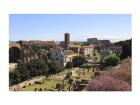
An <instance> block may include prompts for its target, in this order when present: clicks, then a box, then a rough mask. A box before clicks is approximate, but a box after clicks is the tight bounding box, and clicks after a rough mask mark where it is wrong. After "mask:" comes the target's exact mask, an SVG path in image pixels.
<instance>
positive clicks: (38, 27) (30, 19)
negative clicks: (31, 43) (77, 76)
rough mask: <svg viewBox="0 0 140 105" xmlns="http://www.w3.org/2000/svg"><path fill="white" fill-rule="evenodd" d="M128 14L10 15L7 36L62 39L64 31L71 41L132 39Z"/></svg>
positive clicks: (10, 37)
mask: <svg viewBox="0 0 140 105" xmlns="http://www.w3.org/2000/svg"><path fill="white" fill-rule="evenodd" d="M131 18H132V17H131V15H130V14H10V15H9V35H10V36H9V39H10V40H11V41H15V40H56V41H59V40H64V33H65V32H69V33H70V34H71V40H72V41H85V40H87V38H89V37H97V38H99V39H110V40H111V41H118V40H125V39H128V38H131V35H132V33H131V25H132V24H131Z"/></svg>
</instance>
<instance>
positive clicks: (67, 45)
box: [65, 33, 70, 50]
mask: <svg viewBox="0 0 140 105" xmlns="http://www.w3.org/2000/svg"><path fill="white" fill-rule="evenodd" d="M69 47H70V33H65V50H69Z"/></svg>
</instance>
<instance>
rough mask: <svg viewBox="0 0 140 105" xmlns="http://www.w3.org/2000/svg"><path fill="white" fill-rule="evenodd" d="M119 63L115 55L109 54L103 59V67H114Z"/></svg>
mask: <svg viewBox="0 0 140 105" xmlns="http://www.w3.org/2000/svg"><path fill="white" fill-rule="evenodd" d="M119 63H120V59H119V58H118V57H117V56H116V55H115V54H111V55H109V56H106V57H105V58H104V64H105V66H116V65H118V64H119Z"/></svg>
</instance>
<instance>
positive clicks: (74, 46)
mask: <svg viewBox="0 0 140 105" xmlns="http://www.w3.org/2000/svg"><path fill="white" fill-rule="evenodd" d="M80 48H81V45H70V47H69V50H72V51H73V52H74V53H77V54H79V53H80Z"/></svg>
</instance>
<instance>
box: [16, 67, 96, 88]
mask: <svg viewBox="0 0 140 105" xmlns="http://www.w3.org/2000/svg"><path fill="white" fill-rule="evenodd" d="M69 71H70V70H65V71H63V72H60V73H58V74H53V75H50V76H49V77H47V78H46V79H43V80H41V81H40V82H43V83H42V84H33V85H31V86H27V87H24V88H20V89H19V90H18V91H34V89H35V88H37V89H39V88H41V89H42V90H44V89H46V90H49V89H55V87H56V84H57V83H64V84H65V88H64V89H65V90H66V91H68V86H69V84H68V83H67V82H68V80H65V79H64V78H65V75H66V73H67V72H69ZM93 76H94V73H93V71H92V69H87V68H79V70H72V76H71V79H73V80H79V81H80V80H91V79H92V77H93Z"/></svg>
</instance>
